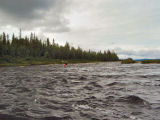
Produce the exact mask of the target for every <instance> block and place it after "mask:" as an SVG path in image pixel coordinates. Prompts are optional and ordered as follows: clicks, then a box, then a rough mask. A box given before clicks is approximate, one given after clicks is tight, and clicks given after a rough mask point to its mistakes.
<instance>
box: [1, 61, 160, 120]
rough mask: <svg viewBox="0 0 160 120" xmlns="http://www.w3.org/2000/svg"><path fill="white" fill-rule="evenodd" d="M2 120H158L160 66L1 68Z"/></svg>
mask: <svg viewBox="0 0 160 120" xmlns="http://www.w3.org/2000/svg"><path fill="white" fill-rule="evenodd" d="M0 120H160V65H159V64H129V65H127V64H126V65H124V64H120V63H118V62H116V63H112V62H110V63H88V64H69V65H68V66H67V67H66V68H64V67H63V65H39V66H25V67H23V66H21V67H0Z"/></svg>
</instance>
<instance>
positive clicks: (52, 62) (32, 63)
mask: <svg viewBox="0 0 160 120" xmlns="http://www.w3.org/2000/svg"><path fill="white" fill-rule="evenodd" d="M65 62H67V63H68V64H80V63H106V62H120V61H92V60H63V61H62V60H56V59H53V60H50V59H48V60H46V61H45V60H43V61H41V60H39V61H38V60H33V61H25V60H24V61H21V63H18V62H10V63H9V62H2V63H1V61H0V67H17V66H35V65H55V64H64V63H65Z"/></svg>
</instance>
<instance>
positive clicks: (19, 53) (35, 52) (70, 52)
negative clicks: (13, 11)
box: [0, 33, 119, 62]
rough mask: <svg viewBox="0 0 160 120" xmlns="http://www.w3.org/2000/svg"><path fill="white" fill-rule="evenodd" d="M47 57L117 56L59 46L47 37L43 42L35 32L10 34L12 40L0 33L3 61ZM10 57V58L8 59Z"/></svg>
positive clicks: (109, 58)
mask: <svg viewBox="0 0 160 120" xmlns="http://www.w3.org/2000/svg"><path fill="white" fill-rule="evenodd" d="M12 57H13V58H17V57H19V58H30V57H33V58H35V57H37V58H43V57H44V58H47V59H59V60H93V61H117V60H119V58H118V56H117V55H116V54H115V53H114V52H111V51H109V50H108V51H107V52H106V51H104V52H101V51H100V52H98V53H97V52H94V51H90V50H89V51H84V50H82V49H81V48H80V47H78V48H74V47H71V46H70V45H69V43H66V44H65V45H64V46H60V45H58V44H56V43H55V42H54V39H53V43H52V44H51V43H50V41H49V38H47V40H46V41H45V42H42V41H41V40H40V39H38V37H37V36H35V34H33V33H31V35H30V38H28V37H25V38H22V37H21V36H20V37H19V38H18V37H15V35H14V34H13V35H12V40H9V36H8V35H6V34H5V33H3V34H2V35H0V58H1V60H3V61H7V62H12V59H11V58H12ZM10 59H11V60H10Z"/></svg>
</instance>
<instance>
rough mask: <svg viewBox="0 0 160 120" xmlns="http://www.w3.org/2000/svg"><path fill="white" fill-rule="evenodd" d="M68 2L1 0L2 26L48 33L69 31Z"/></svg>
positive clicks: (0, 23) (54, 0) (53, 0)
mask: <svg viewBox="0 0 160 120" xmlns="http://www.w3.org/2000/svg"><path fill="white" fill-rule="evenodd" d="M67 7H68V1H67V0H0V15H1V16H2V17H1V20H0V25H1V26H5V25H10V26H13V27H21V28H22V29H25V30H34V29H42V30H45V31H48V32H65V31H69V28H68V26H67V25H68V24H69V22H68V21H67V19H66V18H65V16H64V14H65V12H66V11H67Z"/></svg>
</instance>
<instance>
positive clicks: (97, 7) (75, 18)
mask: <svg viewBox="0 0 160 120" xmlns="http://www.w3.org/2000/svg"><path fill="white" fill-rule="evenodd" d="M159 4H160V1H159V0H154V1H153V0H152V1H151V0H92V1H90V0H0V16H1V19H0V26H1V27H0V28H1V30H0V31H2V30H7V31H9V32H12V31H14V30H15V29H16V28H22V30H23V31H24V32H25V33H27V32H30V31H34V32H36V33H38V34H40V35H44V36H49V37H53V34H54V37H55V39H56V40H57V42H58V43H60V44H64V43H65V42H66V41H68V42H70V43H71V44H72V45H75V46H81V47H82V48H84V49H89V48H90V49H92V50H106V49H108V48H112V49H115V50H117V48H120V49H119V50H118V51H117V52H118V54H119V55H120V57H127V56H128V57H134V58H138V57H139V58H158V57H159V58H160V55H159V52H160V51H159V44H160V40H159V39H160V34H159V32H160V22H159V21H160V13H159V11H160V6H159ZM113 46H114V47H113ZM130 46H134V47H131V48H130ZM137 47H138V48H139V50H138V51H139V52H138V51H137ZM124 48H129V49H124ZM144 48H151V49H148V50H144ZM157 49H158V50H157Z"/></svg>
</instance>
